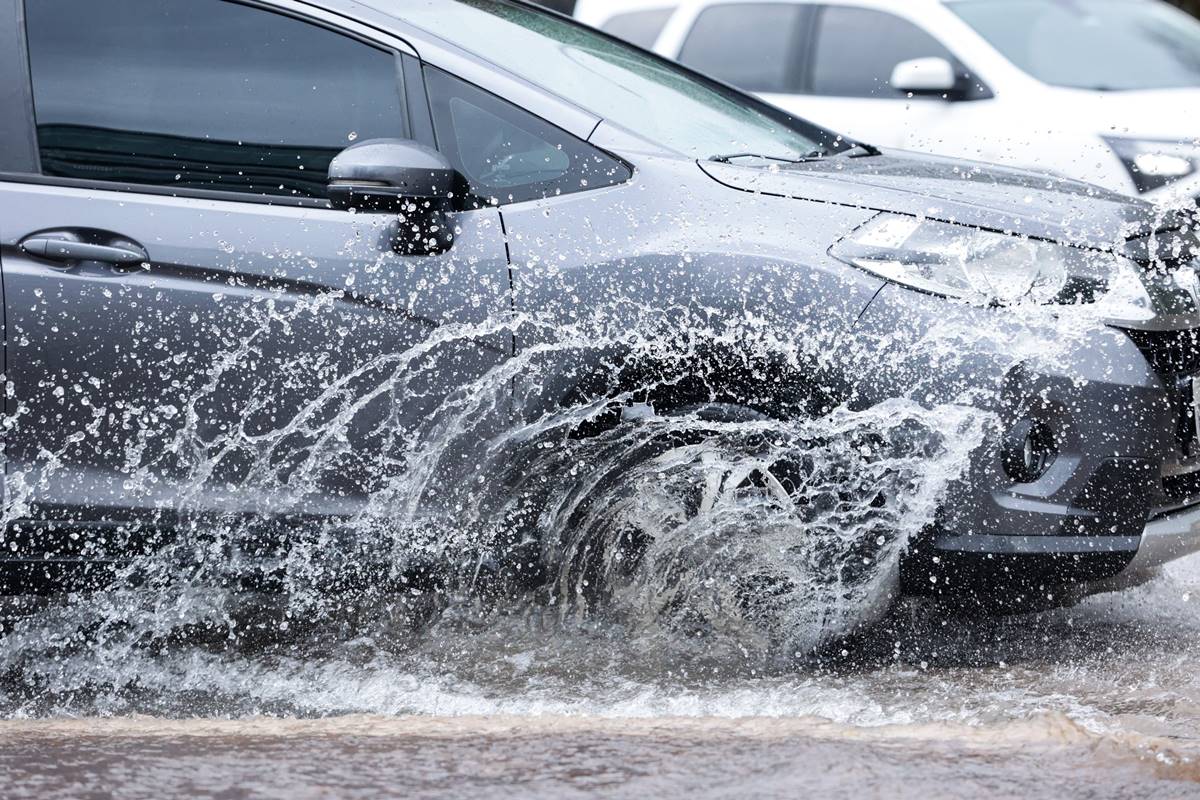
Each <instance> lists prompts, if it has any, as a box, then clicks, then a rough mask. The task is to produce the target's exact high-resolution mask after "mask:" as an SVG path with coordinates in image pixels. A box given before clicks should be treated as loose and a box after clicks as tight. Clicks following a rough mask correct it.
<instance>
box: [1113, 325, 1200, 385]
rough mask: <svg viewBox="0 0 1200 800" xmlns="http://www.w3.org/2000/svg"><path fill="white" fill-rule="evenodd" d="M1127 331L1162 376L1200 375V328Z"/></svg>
mask: <svg viewBox="0 0 1200 800" xmlns="http://www.w3.org/2000/svg"><path fill="white" fill-rule="evenodd" d="M1125 332H1126V333H1127V334H1129V338H1130V339H1132V340H1133V343H1134V344H1136V345H1137V346H1138V349H1139V350H1141V351H1142V354H1143V355H1144V356H1146V360H1147V361H1149V362H1150V366H1151V367H1153V368H1154V371H1155V372H1157V373H1158V374H1159V375H1164V376H1177V375H1191V374H1194V373H1197V372H1200V329H1191V330H1180V331H1133V330H1127V331H1125Z"/></svg>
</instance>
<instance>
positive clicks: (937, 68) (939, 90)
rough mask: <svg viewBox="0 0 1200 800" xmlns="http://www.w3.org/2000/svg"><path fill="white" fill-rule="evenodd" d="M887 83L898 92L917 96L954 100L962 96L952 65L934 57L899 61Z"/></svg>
mask: <svg viewBox="0 0 1200 800" xmlns="http://www.w3.org/2000/svg"><path fill="white" fill-rule="evenodd" d="M889 83H890V84H891V86H892V88H893V89H895V90H896V91H898V92H907V93H911V94H913V95H917V96H926V97H928V96H930V95H933V96H938V97H941V96H945V97H946V99H948V100H954V99H957V98H958V97H960V96H961V95H962V84H961V83H960V82H959V79H958V75H956V74H955V72H954V65H953V64H951V63H950V62H949V61H947V60H946V59H944V58H940V57H936V56H935V57H932V58H912V59H909V60H908V61H901V62H900V63H899V64H897V65H896V67H895V69H893V70H892V77H891V80H890V81H889Z"/></svg>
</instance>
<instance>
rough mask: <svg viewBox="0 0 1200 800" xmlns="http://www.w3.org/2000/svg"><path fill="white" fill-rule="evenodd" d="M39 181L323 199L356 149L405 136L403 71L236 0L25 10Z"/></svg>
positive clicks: (41, 2) (66, 2)
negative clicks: (342, 157)
mask: <svg viewBox="0 0 1200 800" xmlns="http://www.w3.org/2000/svg"><path fill="white" fill-rule="evenodd" d="M25 5H26V19H27V31H28V39H29V57H30V67H31V71H32V76H33V95H34V108H35V115H36V118H37V130H38V143H39V149H40V151H41V159H42V171H43V172H44V173H45V174H47V175H55V176H60V177H66V178H89V179H92V180H103V181H118V182H122V183H134V184H155V185H169V186H178V187H181V188H199V189H215V190H222V191H233V192H245V193H249V194H255V195H283V196H305V197H323V196H324V195H325V178H326V171H327V169H328V166H329V162H330V160H331V159H332V158H333V156H335V155H336V154H337V153H338V152H339V151H340V150H342V149H343V148H345V147H347V146H348V145H349V144H350V143H351V142H353V141H355V140H363V139H371V138H377V137H389V136H404V135H405V134H406V125H405V120H404V115H403V114H402V112H401V108H402V106H401V98H400V89H399V83H398V80H397V77H396V76H397V70H396V59H395V56H394V55H393V54H391V53H388V52H385V51H383V50H378V49H375V48H373V47H370V46H368V45H365V44H362V43H361V42H359V41H357V40H354V39H351V38H349V37H347V36H342V35H340V34H337V33H334V32H333V31H330V30H327V29H325V28H321V27H319V26H316V25H311V24H308V23H306V22H302V21H300V20H297V19H293V18H291V17H287V16H283V15H280V14H275V13H271V12H266V11H262V10H259V9H256V8H252V7H249V6H244V5H238V4H236V3H232V2H225V0H105V2H102V3H100V2H90V3H81V2H78V0H34V1H33V2H29V3H26V4H25Z"/></svg>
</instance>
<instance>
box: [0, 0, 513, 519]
mask: <svg viewBox="0 0 1200 800" xmlns="http://www.w3.org/2000/svg"><path fill="white" fill-rule="evenodd" d="M5 2H7V3H15V5H14V8H16V9H18V10H19V9H20V8H21V6H20V0H5ZM17 30H24V31H26V33H27V36H26V37H25V41H18V43H19V44H20V45H21V49H22V50H23V49H24V48H25V46H26V44H27V46H28V60H27V61H24V60H22V59H14V58H11V57H9V58H7V59H6V57H5V56H4V55H0V61H5V60H6V61H8V62H11V63H7V64H5V66H6V67H7V68H8V69H9V70H15V69H21V70H22V72H23V75H24V81H25V87H24V88H25V92H24V94H25V96H24V97H23V98H21V101H22V102H21V104H13V105H8V106H6V108H10V109H13V108H24V109H28V111H29V112H30V113H32V114H33V116H34V119H33V120H30V123H31V124H33V123H35V124H36V129H35V133H36V150H35V151H33V152H30V153H28V154H27V157H26V158H25V159H24V162H23V163H19V162H18V159H17V158H15V157H10V158H5V157H4V156H0V164H6V168H7V171H6V172H4V173H3V174H0V260H2V261H0V265H2V267H3V289H4V307H5V314H6V319H5V324H6V332H7V337H6V338H7V342H8V347H7V357H8V369H7V377H8V381H9V392H8V396H7V400H6V404H5V409H6V412H7V414H8V415H9V417H10V420H11V422H12V426H11V430H10V432H9V434H8V441H7V445H8V458H9V463H8V474H9V483H10V485H11V486H14V487H17V490H16V495H19V496H14V497H13V498H12V502H11V503H10V512H9V517H10V520H9V521H10V522H11V521H12V519H11V518H12V517H21V518H33V519H35V520H36V519H66V520H70V521H74V522H79V523H81V524H83V523H88V524H91V523H95V522H97V521H100V522H104V521H108V520H121V519H125V518H127V517H131V516H134V517H136V516H138V515H140V514H146V513H154V512H156V511H160V510H164V509H170V510H174V509H184V510H189V511H191V510H194V511H200V512H205V511H213V512H221V513H229V512H243V511H245V512H255V513H262V512H268V513H281V514H330V513H350V512H353V511H354V510H356V509H358V508H361V507H362V506H363V504H364V503H365V501H366V500H367V498H368V497H369V496H370V494H371V492H372V491H373V490H374V489H376V488H378V486H379V485H381V483H382V482H383V481H384V480H386V478H387V476H388V475H389V474H392V473H394V472H395V471H397V470H402V469H403V468H404V467H403V464H404V462H403V455H404V454H403V450H404V447H405V446H406V444H407V442H408V441H409V440H408V438H407V435H408V433H410V432H411V431H412V430H413V429H414V427H416V426H419V425H420V424H421V423H422V421H423V420H426V419H427V418H428V417H429V415H431V414H433V412H434V411H435V410H436V409H437V407H438V406H439V405H440V404H441V402H443V401H444V400H445V398H446V396H447V395H448V394H449V393H450V392H452V391H453V390H454V388H455V387H458V386H461V385H462V384H463V383H466V382H468V381H469V380H470V379H471V376H473V375H478V374H480V373H481V372H482V371H484V370H487V369H488V368H489V367H490V366H492V365H494V364H496V363H497V362H499V361H500V360H502V359H503V358H504V357H505V356H506V355H507V354H508V353H509V352H510V349H511V341H510V340H509V339H508V338H507V337H503V338H501V337H491V338H488V337H484V336H482V335H480V336H474V337H472V336H470V335H464V336H463V337H458V336H450V335H447V334H446V333H445V332H446V331H447V330H448V328H447V326H449V325H466V326H469V325H471V324H473V323H478V322H481V321H483V320H486V319H488V318H489V317H494V316H495V315H496V314H503V313H505V312H506V311H507V310H508V309H510V297H509V283H508V264H507V259H506V253H505V246H504V239H503V234H502V231H501V225H500V220H499V215H498V212H497V211H496V210H495V209H489V208H481V209H479V210H473V211H465V212H460V213H457V214H455V215H454V216H453V219H452V224H453V226H454V227H455V229H456V231H457V238H456V241H455V243H454V245H453V247H452V248H451V249H450V250H449V252H446V253H444V254H441V255H428V256H426V255H420V256H414V255H401V254H399V253H398V252H397V250H398V249H399V250H404V248H397V247H396V246H395V245H396V243H397V242H398V241H399V240H402V239H403V237H404V236H405V235H406V233H405V230H404V228H402V227H401V226H400V223H399V221H398V220H397V218H396V216H395V215H389V214H375V213H357V214H355V213H352V212H350V211H340V210H334V209H333V208H331V207H330V205H329V203H328V202H327V201H326V199H325V197H324V185H325V177H326V176H325V172H326V167H327V165H328V163H329V161H330V159H331V158H332V157H333V156H334V155H335V154H336V153H337V152H338V151H339V150H341V149H342V148H344V147H346V146H348V145H349V144H351V143H352V142H355V141H364V140H366V139H371V138H382V137H401V138H416V139H418V140H421V141H425V142H427V143H429V144H433V135H432V124H431V121H430V119H429V116H428V114H429V112H428V104H427V103H426V102H425V98H424V87H423V83H422V81H421V79H420V67H419V63H418V61H417V60H416V59H415V58H414V57H413V53H412V52H410V51H409V48H408V47H407V46H406V45H405V43H403V42H399V41H395V40H390V39H385V38H381V37H383V35H382V34H378V36H376V35H375V34H374V33H373V32H372V31H367V30H365V29H360V28H357V27H356V26H355V25H354V24H353V23H350V22H348V21H346V20H344V19H341V18H336V17H326V16H324V15H323V12H317V11H314V10H313V9H312V8H311V7H310V6H307V5H305V4H300V3H293V2H291V1H290V0H273V2H271V3H269V4H264V3H235V2H228V0H108V1H107V2H105V3H77V2H73V0H28V2H26V3H25V5H24V19H23V26H22V27H16V26H14V28H13V31H17ZM2 37H8V38H13V36H12V32H11V31H10V32H9V33H0V38H2ZM18 38H19V37H18ZM21 65H27V66H28V72H24V69H25V67H23V66H21ZM406 87H407V88H406ZM414 109H415V110H414ZM21 117H22V118H26V119H27V118H28V115H21ZM5 124H6V123H3V122H0V132H2V131H3V128H4V126H5ZM33 134H34V131H30V133H29V135H28V136H27V138H28V139H29V140H30V141H34V135H33ZM6 162H7V163H6ZM438 332H441V333H440V334H439V333H438ZM435 334H437V335H439V336H445V338H447V339H448V340H449V343H448V344H447V345H446V346H445V347H442V348H440V349H439V350H437V352H439V353H441V352H447V353H448V355H447V356H446V359H445V360H443V361H442V362H441V363H442V364H443V365H444V366H443V367H440V368H436V369H435V368H431V367H429V366H428V364H429V363H430V362H429V358H426V359H425V360H424V361H423V362H421V363H422V364H424V366H423V367H422V369H423V371H422V374H421V375H420V377H419V379H417V380H416V381H415V382H414V381H411V380H409V377H407V374H406V373H405V372H404V369H403V368H404V366H405V365H406V364H409V365H411V362H410V361H409V358H408V356H406V354H411V353H413V352H414V351H413V348H414V347H416V346H417V345H421V344H428V343H429V342H430V341H431V339H432V338H433V337H435ZM450 351H453V352H450ZM431 357H432V356H430V358H431Z"/></svg>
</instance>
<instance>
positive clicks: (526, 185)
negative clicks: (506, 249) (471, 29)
mask: <svg viewBox="0 0 1200 800" xmlns="http://www.w3.org/2000/svg"><path fill="white" fill-rule="evenodd" d="M426 82H427V83H428V85H429V95H430V104H431V105H432V107H433V124H434V129H435V131H436V134H437V140H438V149H440V150H441V151H442V152H443V153H445V154H446V157H447V158H449V159H450V161H451V163H453V164H454V167H455V169H457V170H458V171H459V172H461V173H462V174H463V176H464V177H465V178H466V179H467V183H468V185H469V187H470V191H471V193H472V194H473V195H474V196H475V198H476V199H477V200H479V201H482V202H486V203H512V202H519V201H522V200H534V199H539V198H543V197H553V196H554V195H559V194H570V193H571V192H582V191H585V190H587V189H595V188H597V187H601V186H611V185H613V184H616V183H621V182H623V181H626V180H628V179H629V177H630V172H629V168H628V167H626V166H625V165H624V164H622V163H621V162H620V161H617V160H616V159H614V158H612V157H611V156H609V155H607V154H605V153H602V152H601V151H599V150H597V149H596V148H594V147H592V146H591V145H589V144H587V143H586V142H582V141H580V140H579V139H576V138H575V137H574V136H571V135H570V134H568V133H566V132H565V131H562V130H560V129H558V128H556V127H554V126H553V125H551V124H550V123H548V122H546V121H545V120H543V119H540V118H538V117H535V116H534V115H532V114H530V113H529V112H527V111H524V110H522V109H519V108H517V107H516V106H514V105H512V104H510V103H508V102H506V101H504V100H502V99H500V98H499V97H496V96H495V95H493V94H490V93H488V92H485V91H483V90H482V89H480V88H478V87H477V86H473V85H471V84H469V83H466V82H464V81H461V80H459V79H458V78H455V77H454V76H452V75H448V74H446V73H445V72H442V71H441V70H437V69H433V68H428V69H426Z"/></svg>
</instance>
